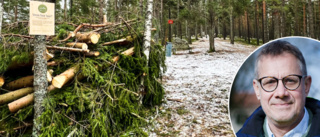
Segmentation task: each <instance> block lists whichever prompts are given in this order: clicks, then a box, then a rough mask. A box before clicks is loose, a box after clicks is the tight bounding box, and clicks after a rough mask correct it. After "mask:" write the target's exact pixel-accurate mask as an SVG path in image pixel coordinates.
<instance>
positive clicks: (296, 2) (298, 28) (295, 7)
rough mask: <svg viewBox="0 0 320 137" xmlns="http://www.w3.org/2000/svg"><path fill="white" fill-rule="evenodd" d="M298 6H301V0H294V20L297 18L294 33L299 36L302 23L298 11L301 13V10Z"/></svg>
mask: <svg viewBox="0 0 320 137" xmlns="http://www.w3.org/2000/svg"><path fill="white" fill-rule="evenodd" d="M298 7H299V0H295V1H294V8H293V9H294V13H295V14H294V20H295V22H294V35H295V36H298V35H300V34H301V33H300V31H299V30H300V26H299V24H300V21H299V14H298V13H300V12H299V10H298Z"/></svg>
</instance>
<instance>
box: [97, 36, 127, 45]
mask: <svg viewBox="0 0 320 137" xmlns="http://www.w3.org/2000/svg"><path fill="white" fill-rule="evenodd" d="M125 41H126V38H123V39H118V40H115V41H110V42H105V43H103V44H102V45H103V46H106V45H111V44H116V43H121V42H125Z"/></svg>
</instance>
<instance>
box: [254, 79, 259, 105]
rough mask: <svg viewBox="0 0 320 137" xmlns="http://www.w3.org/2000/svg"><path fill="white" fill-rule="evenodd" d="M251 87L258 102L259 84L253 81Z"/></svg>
mask: <svg viewBox="0 0 320 137" xmlns="http://www.w3.org/2000/svg"><path fill="white" fill-rule="evenodd" d="M252 86H253V89H254V92H255V93H256V96H257V99H258V100H260V90H259V82H258V81H257V80H255V79H254V80H253V83H252Z"/></svg>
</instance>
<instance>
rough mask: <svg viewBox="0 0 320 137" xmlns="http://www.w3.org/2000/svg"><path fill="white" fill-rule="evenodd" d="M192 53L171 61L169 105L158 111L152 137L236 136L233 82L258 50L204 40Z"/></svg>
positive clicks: (167, 86) (167, 78)
mask: <svg viewBox="0 0 320 137" xmlns="http://www.w3.org/2000/svg"><path fill="white" fill-rule="evenodd" d="M190 47H192V50H191V52H189V50H184V51H177V53H176V54H175V55H172V56H171V57H167V59H166V65H167V71H166V73H165V74H164V76H163V85H164V87H165V92H166V94H165V103H163V104H162V105H161V106H160V107H159V108H158V109H157V110H158V112H157V114H156V116H155V122H154V124H153V126H151V129H150V130H151V133H150V136H152V137H153V136H192V137H197V136H234V133H233V130H232V128H231V124H230V120H229V114H228V101H229V91H230V88H231V84H232V81H233V78H234V76H235V74H236V72H237V71H238V69H239V67H240V66H241V65H242V63H243V62H244V61H245V59H246V58H247V56H248V55H250V53H251V52H252V51H254V49H255V48H257V47H255V46H251V45H243V44H238V43H235V44H234V45H231V44H230V42H229V40H223V39H220V38H216V39H215V48H216V52H212V53H208V50H209V39H208V38H200V40H198V41H196V42H193V44H192V45H190Z"/></svg>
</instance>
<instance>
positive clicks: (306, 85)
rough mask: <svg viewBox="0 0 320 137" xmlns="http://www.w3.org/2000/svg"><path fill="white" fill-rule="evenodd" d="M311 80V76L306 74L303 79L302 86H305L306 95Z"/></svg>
mask: <svg viewBox="0 0 320 137" xmlns="http://www.w3.org/2000/svg"><path fill="white" fill-rule="evenodd" d="M311 82H312V78H311V76H307V77H306V78H305V79H304V86H305V89H304V90H305V93H306V96H308V94H309V91H310V87H311Z"/></svg>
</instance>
